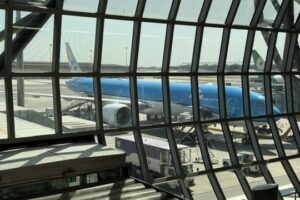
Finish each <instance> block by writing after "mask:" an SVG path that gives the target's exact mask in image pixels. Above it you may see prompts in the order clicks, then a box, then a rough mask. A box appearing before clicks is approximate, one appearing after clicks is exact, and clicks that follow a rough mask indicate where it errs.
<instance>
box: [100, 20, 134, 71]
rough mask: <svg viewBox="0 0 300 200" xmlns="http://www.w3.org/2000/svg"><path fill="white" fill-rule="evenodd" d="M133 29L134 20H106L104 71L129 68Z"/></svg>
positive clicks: (103, 51) (102, 66)
mask: <svg viewBox="0 0 300 200" xmlns="http://www.w3.org/2000/svg"><path fill="white" fill-rule="evenodd" d="M132 30H133V22H132V21H124V20H122V21H121V20H111V19H106V20H105V24H104V36H103V48H102V64H101V69H102V71H103V72H126V71H128V70H129V62H130V54H131V42H132Z"/></svg>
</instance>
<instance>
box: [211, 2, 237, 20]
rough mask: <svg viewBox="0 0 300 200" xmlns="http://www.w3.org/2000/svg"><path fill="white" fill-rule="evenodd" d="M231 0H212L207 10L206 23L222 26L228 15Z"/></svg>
mask: <svg viewBox="0 0 300 200" xmlns="http://www.w3.org/2000/svg"><path fill="white" fill-rule="evenodd" d="M231 3H232V0H214V1H212V4H211V6H210V9H209V13H208V15H207V19H206V22H207V23H216V24H220V23H221V24H224V23H225V19H226V17H227V15H228V12H229V8H230V6H231Z"/></svg>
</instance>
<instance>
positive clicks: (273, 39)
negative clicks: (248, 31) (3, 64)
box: [264, 32, 277, 74]
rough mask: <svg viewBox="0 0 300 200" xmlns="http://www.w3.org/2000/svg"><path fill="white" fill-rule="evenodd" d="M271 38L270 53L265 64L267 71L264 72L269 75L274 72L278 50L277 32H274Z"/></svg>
mask: <svg viewBox="0 0 300 200" xmlns="http://www.w3.org/2000/svg"><path fill="white" fill-rule="evenodd" d="M269 37H270V38H269V45H268V52H267V58H266V63H265V69H264V72H265V73H268V74H269V73H270V72H271V70H272V63H273V57H274V52H275V48H276V40H277V32H272V33H271V35H270V36H269ZM264 38H265V36H264Z"/></svg>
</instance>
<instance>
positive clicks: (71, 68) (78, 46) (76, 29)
mask: <svg viewBox="0 0 300 200" xmlns="http://www.w3.org/2000/svg"><path fill="white" fill-rule="evenodd" d="M95 25H96V19H95V18H91V17H77V16H65V15H64V16H63V17H62V27H61V29H62V30H61V44H60V68H59V70H60V72H71V73H80V72H91V71H92V66H93V64H92V63H93V61H94V45H95V32H96V27H95ZM48 46H50V47H52V43H49V45H48ZM67 46H69V47H70V50H67V48H68V47H67ZM72 54H73V55H74V56H72ZM73 57H74V58H73ZM77 66H79V67H80V69H77V68H78V67H77Z"/></svg>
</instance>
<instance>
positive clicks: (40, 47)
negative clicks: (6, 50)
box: [12, 11, 54, 73]
mask: <svg viewBox="0 0 300 200" xmlns="http://www.w3.org/2000/svg"><path fill="white" fill-rule="evenodd" d="M13 17H14V22H16V23H18V25H15V26H14V28H15V29H16V30H15V33H16V34H15V35H14V37H13V43H14V44H17V45H20V46H22V45H23V42H22V37H24V35H27V36H29V37H30V36H33V39H32V40H29V43H28V44H27V45H25V48H24V49H23V50H22V51H17V49H18V48H17V47H15V49H13V52H14V54H17V55H16V59H15V60H14V61H13V62H12V71H13V72H31V73H38V72H40V73H42V72H50V71H51V64H52V43H53V23H54V16H51V15H45V14H43V13H28V12H20V11H14V15H13ZM29 18H31V19H33V20H38V19H43V20H44V23H39V24H34V23H30V22H28V23H25V24H23V23H24V22H23V20H27V19H29ZM19 23H20V24H19Z"/></svg>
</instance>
